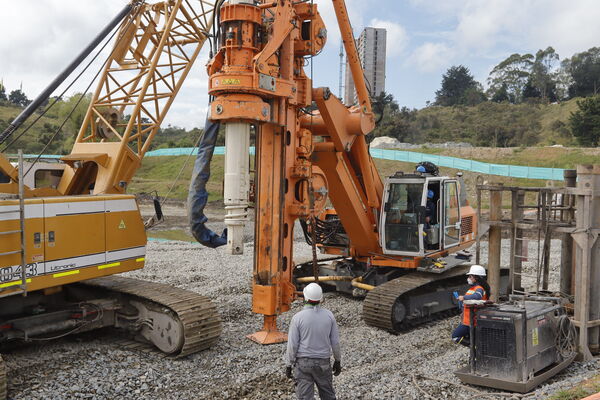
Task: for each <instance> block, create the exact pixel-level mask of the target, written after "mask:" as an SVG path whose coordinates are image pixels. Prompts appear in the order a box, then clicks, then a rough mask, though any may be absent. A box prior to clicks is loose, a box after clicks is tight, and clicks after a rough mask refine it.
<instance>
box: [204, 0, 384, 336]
mask: <svg viewBox="0 0 600 400" xmlns="http://www.w3.org/2000/svg"><path fill="white" fill-rule="evenodd" d="M333 4H334V8H335V11H336V16H337V19H338V24H339V27H340V30H341V33H342V39H343V41H344V46H345V48H346V52H347V54H348V60H349V63H350V68H351V71H352V74H353V78H354V82H355V84H356V87H357V92H358V98H359V105H358V106H357V107H353V108H347V107H346V106H344V105H343V104H342V103H341V102H340V100H339V99H338V98H336V97H335V96H333V95H332V94H331V92H330V90H329V89H328V88H317V89H315V88H313V87H312V81H311V79H310V78H309V77H307V75H306V74H305V72H304V69H303V67H304V65H305V58H306V57H312V56H315V55H317V54H318V53H319V52H320V51H321V50H322V48H323V46H324V45H325V41H326V38H327V31H326V29H325V25H324V23H323V20H322V19H321V16H320V15H319V12H318V10H317V6H316V5H314V4H312V3H309V2H307V1H301V2H300V1H299V2H292V1H290V0H280V1H275V2H273V1H262V2H259V3H258V4H256V3H255V2H254V1H250V0H231V1H229V2H227V3H225V4H224V5H223V6H222V8H221V9H220V15H221V25H220V27H219V29H220V37H221V46H220V49H219V51H218V53H217V54H216V55H215V57H214V58H213V59H212V60H211V61H210V63H209V65H208V73H209V75H210V83H209V93H210V94H211V95H212V96H214V101H213V102H212V105H211V119H213V120H218V121H220V122H223V123H232V122H246V123H251V124H255V125H256V126H257V136H256V148H257V151H256V166H257V167H256V170H257V190H256V192H257V193H258V196H257V200H256V225H255V229H256V231H255V244H254V246H255V255H254V257H255V260H254V276H253V291H254V296H253V306H252V307H253V311H254V312H257V313H260V314H263V315H264V316H265V320H264V329H263V330H262V331H260V332H257V333H255V334H254V335H251V336H250V338H251V339H253V340H255V341H257V342H259V343H263V344H266V343H276V342H280V341H284V340H285V339H286V336H285V334H283V333H280V332H278V330H277V327H276V316H277V315H278V314H280V313H282V312H285V311H287V310H289V308H290V304H291V302H292V301H293V299H294V297H295V287H294V285H293V284H292V270H293V267H294V265H293V261H292V260H293V258H292V257H293V254H292V248H293V227H294V221H295V220H296V219H298V218H300V219H304V220H311V219H314V218H316V216H317V215H318V214H319V213H320V212H321V211H322V210H323V208H324V206H325V202H326V199H327V195H328V194H329V196H331V200H332V201H333V202H334V203H335V205H336V210H337V212H338V213H339V215H340V218H346V220H347V221H354V222H353V224H355V225H356V226H357V227H358V229H357V230H356V231H355V232H356V233H355V234H356V238H355V239H356V241H353V243H356V246H357V249H358V250H359V251H364V252H365V253H364V254H367V253H368V251H372V249H377V248H378V244H377V241H378V235H377V230H376V220H377V212H376V210H377V209H378V208H379V207H380V203H381V193H382V191H383V187H382V182H381V179H380V177H379V175H378V173H377V171H376V169H375V166H374V164H373V162H372V160H371V157H370V155H369V153H368V148H367V143H366V141H365V136H364V135H365V134H367V133H369V132H370V131H371V130H373V128H374V126H375V124H374V118H373V114H372V111H371V103H370V100H369V95H368V91H367V88H366V85H365V81H364V77H363V71H362V67H361V65H360V61H359V58H358V54H357V50H356V46H355V43H354V38H353V35H352V28H351V26H350V21H349V18H348V13H347V10H346V5H345V3H344V1H343V0H334V1H333ZM313 102H315V103H316V105H317V107H318V111H313V112H308V111H306V109H307V108H309V107H311V106H312V104H313ZM317 137H320V138H321V139H320V140H317ZM350 187H352V188H353V189H352V190H348V188H350ZM338 204H339V206H338ZM364 205H366V207H365V206H364ZM359 236H360V238H359Z"/></svg>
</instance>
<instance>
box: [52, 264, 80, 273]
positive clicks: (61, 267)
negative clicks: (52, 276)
mask: <svg viewBox="0 0 600 400" xmlns="http://www.w3.org/2000/svg"><path fill="white" fill-rule="evenodd" d="M76 267H77V265H75V264H66V265H53V266H51V267H50V271H52V272H56V271H64V270H66V269H74V268H76Z"/></svg>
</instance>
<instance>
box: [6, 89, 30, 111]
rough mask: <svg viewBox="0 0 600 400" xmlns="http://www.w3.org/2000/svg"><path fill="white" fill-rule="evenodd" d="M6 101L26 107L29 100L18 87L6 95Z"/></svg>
mask: <svg viewBox="0 0 600 400" xmlns="http://www.w3.org/2000/svg"><path fill="white" fill-rule="evenodd" d="M8 101H9V102H10V103H11V104H13V105H15V106H18V107H26V106H27V105H28V104H29V103H31V101H30V100H29V99H28V98H27V96H25V93H23V92H22V91H21V90H20V89H17V90H13V91H12V92H10V95H9V96H8Z"/></svg>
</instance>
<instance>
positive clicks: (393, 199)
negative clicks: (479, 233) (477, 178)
mask: <svg viewBox="0 0 600 400" xmlns="http://www.w3.org/2000/svg"><path fill="white" fill-rule="evenodd" d="M461 181H462V180H461V179H460V178H458V179H455V178H450V177H440V176H433V175H430V174H420V173H416V174H403V173H401V172H400V173H396V174H395V175H394V176H392V177H390V178H388V179H387V180H386V182H385V188H384V197H383V207H382V212H381V215H380V218H381V219H380V224H379V226H380V232H379V238H380V245H381V248H382V250H383V253H384V254H388V255H399V256H421V257H425V256H428V255H431V254H433V253H439V252H443V251H446V250H449V249H451V248H452V247H455V246H458V245H460V244H461V243H463V242H465V241H467V240H470V239H471V235H472V234H473V232H472V231H473V218H474V211H473V209H472V208H471V207H470V206H468V204H467V201H466V196H464V195H463V196H461V188H460V186H461V184H460V182H461ZM465 218H466V219H465ZM463 221H466V222H467V225H469V226H466V227H465V228H467V229H464V230H463V223H462V222H463Z"/></svg>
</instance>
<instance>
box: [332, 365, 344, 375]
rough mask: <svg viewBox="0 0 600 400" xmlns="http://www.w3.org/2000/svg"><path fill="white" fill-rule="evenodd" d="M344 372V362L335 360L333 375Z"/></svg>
mask: <svg viewBox="0 0 600 400" xmlns="http://www.w3.org/2000/svg"><path fill="white" fill-rule="evenodd" d="M341 373H342V363H341V362H339V361H334V362H333V375H335V376H338V375H339V374H341Z"/></svg>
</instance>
